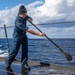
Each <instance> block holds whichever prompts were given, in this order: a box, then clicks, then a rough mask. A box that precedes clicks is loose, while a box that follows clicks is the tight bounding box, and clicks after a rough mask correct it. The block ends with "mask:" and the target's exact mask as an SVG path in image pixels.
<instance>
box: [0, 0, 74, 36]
mask: <svg viewBox="0 0 75 75" xmlns="http://www.w3.org/2000/svg"><path fill="white" fill-rule="evenodd" d="M20 5H21V4H19V5H17V6H15V7H13V8H11V9H8V8H7V7H5V10H0V27H2V26H3V25H4V24H6V25H7V26H10V25H11V26H14V21H15V18H16V16H17V14H18V8H19V6H20ZM26 8H27V10H28V15H29V16H31V17H32V18H33V23H47V22H54V21H55V22H57V21H71V20H72V21H73V20H75V0H45V2H43V1H35V2H34V3H31V4H28V5H26ZM64 27H65V25H64ZM42 30H44V31H45V29H44V28H43V29H42ZM46 30H47V31H46V33H48V35H49V33H50V34H51V36H52V37H54V36H57V35H61V34H63V35H64V33H65V34H66V35H64V37H67V35H69V33H70V32H72V34H74V33H75V31H74V30H75V27H70V28H58V27H57V28H46ZM74 37H75V36H74Z"/></svg>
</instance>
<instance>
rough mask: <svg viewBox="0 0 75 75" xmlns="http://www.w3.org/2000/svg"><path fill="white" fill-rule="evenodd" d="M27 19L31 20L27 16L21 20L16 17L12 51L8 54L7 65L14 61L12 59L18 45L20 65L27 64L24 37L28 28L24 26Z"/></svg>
mask: <svg viewBox="0 0 75 75" xmlns="http://www.w3.org/2000/svg"><path fill="white" fill-rule="evenodd" d="M28 18H30V19H32V18H31V17H29V16H26V17H25V18H21V17H20V16H19V15H18V16H17V17H16V20H15V28H14V33H13V40H14V45H13V50H12V52H11V53H10V54H9V57H8V60H7V62H8V63H9V64H11V63H12V62H13V61H14V59H15V57H16V55H17V53H18V51H19V48H20V45H22V58H21V63H22V65H24V64H25V63H27V60H28V37H27V35H26V30H27V28H28V27H27V26H26V22H27V19H28Z"/></svg>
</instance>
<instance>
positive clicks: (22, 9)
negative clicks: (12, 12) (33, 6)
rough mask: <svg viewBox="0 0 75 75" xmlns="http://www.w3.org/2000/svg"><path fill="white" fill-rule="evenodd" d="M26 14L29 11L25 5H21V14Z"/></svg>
mask: <svg viewBox="0 0 75 75" xmlns="http://www.w3.org/2000/svg"><path fill="white" fill-rule="evenodd" d="M26 12H27V9H26V8H25V6H24V5H21V6H20V7H19V14H23V13H26Z"/></svg>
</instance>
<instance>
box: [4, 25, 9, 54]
mask: <svg viewBox="0 0 75 75" xmlns="http://www.w3.org/2000/svg"><path fill="white" fill-rule="evenodd" d="M4 31H5V37H6V45H7V50H8V54H10V48H9V43H8V36H7V30H6V25H4Z"/></svg>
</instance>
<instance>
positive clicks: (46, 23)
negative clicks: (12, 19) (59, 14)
mask: <svg viewBox="0 0 75 75" xmlns="http://www.w3.org/2000/svg"><path fill="white" fill-rule="evenodd" d="M65 23H75V21H67V22H56V23H41V24H35V25H50V24H51V25H55V24H65ZM28 26H32V25H28ZM11 27H14V26H7V28H11ZM2 28H3V27H0V29H2Z"/></svg>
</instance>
